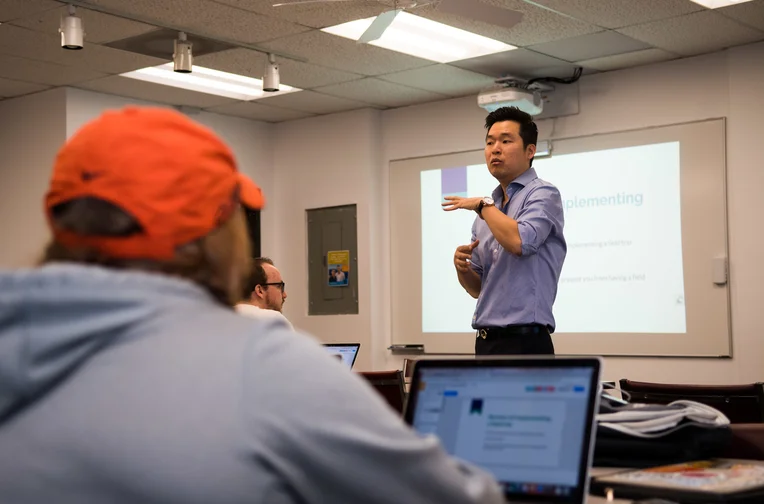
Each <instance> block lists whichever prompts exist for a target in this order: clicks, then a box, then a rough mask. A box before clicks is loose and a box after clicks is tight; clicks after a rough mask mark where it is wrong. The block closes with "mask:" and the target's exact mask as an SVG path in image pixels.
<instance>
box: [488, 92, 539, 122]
mask: <svg viewBox="0 0 764 504" xmlns="http://www.w3.org/2000/svg"><path fill="white" fill-rule="evenodd" d="M478 105H479V106H480V107H481V108H484V109H486V110H487V111H488V112H493V111H494V110H496V109H499V108H501V107H517V108H519V109H520V110H522V111H523V112H526V113H528V114H530V115H532V116H534V115H538V114H540V113H541V111H542V110H544V101H543V100H542V99H541V93H539V92H538V91H532V90H530V89H523V88H519V87H511V86H509V87H497V88H492V89H486V90H485V91H481V92H480V94H478Z"/></svg>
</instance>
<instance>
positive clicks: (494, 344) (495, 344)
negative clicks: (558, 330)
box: [475, 324, 554, 355]
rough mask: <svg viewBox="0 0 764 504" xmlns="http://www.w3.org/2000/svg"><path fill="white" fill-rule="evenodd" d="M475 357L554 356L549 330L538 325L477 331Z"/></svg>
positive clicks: (490, 328) (487, 328) (489, 328)
mask: <svg viewBox="0 0 764 504" xmlns="http://www.w3.org/2000/svg"><path fill="white" fill-rule="evenodd" d="M475 355H554V344H553V343H552V336H551V335H550V334H549V329H548V328H547V327H546V326H543V325H540V324H527V325H515V326H507V327H486V328H482V329H478V331H477V337H476V338H475Z"/></svg>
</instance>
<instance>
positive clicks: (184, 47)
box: [172, 32, 194, 73]
mask: <svg viewBox="0 0 764 504" xmlns="http://www.w3.org/2000/svg"><path fill="white" fill-rule="evenodd" d="M174 45H175V51H174V52H173V54H172V60H173V63H174V66H173V70H175V71H176V72H180V73H191V70H192V69H193V59H194V55H193V53H192V51H191V46H192V45H193V44H192V43H191V42H189V41H188V40H187V38H186V34H185V33H184V32H180V33H178V38H177V39H175V43H174Z"/></svg>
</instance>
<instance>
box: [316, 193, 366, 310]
mask: <svg viewBox="0 0 764 504" xmlns="http://www.w3.org/2000/svg"><path fill="white" fill-rule="evenodd" d="M307 212H308V315H347V314H357V313H358V253H357V251H358V245H357V229H356V224H357V222H356V206H355V205H345V206H338V207H329V208H317V209H314V210H308V211H307Z"/></svg>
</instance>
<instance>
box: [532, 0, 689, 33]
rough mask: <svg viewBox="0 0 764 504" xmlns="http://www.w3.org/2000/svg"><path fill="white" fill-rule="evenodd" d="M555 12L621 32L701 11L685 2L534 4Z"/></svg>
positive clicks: (542, 0)
mask: <svg viewBox="0 0 764 504" xmlns="http://www.w3.org/2000/svg"><path fill="white" fill-rule="evenodd" d="M535 1H536V2H537V3H539V4H541V5H544V6H546V7H549V8H550V9H554V10H555V11H557V12H561V13H564V14H567V15H569V16H573V17H574V18H576V19H580V20H582V21H586V22H587V23H591V24H594V25H598V26H601V27H603V28H621V27H623V26H630V25H635V24H642V23H647V22H650V21H656V20H658V19H667V18H671V17H676V16H681V15H683V14H689V13H691V12H697V11H700V10H703V7H702V6H700V5H698V4H696V3H695V2H691V1H689V0H607V1H602V0H535Z"/></svg>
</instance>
